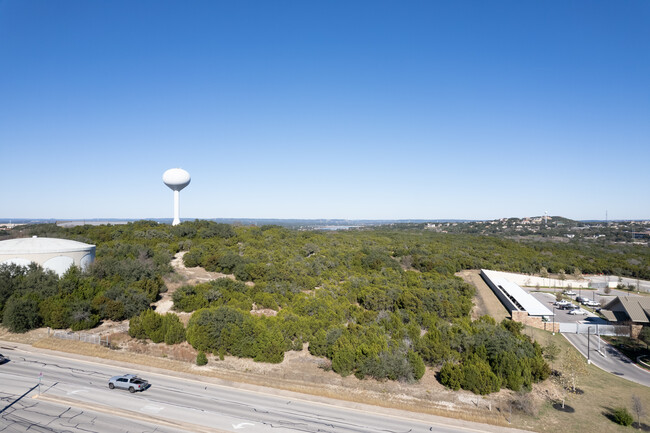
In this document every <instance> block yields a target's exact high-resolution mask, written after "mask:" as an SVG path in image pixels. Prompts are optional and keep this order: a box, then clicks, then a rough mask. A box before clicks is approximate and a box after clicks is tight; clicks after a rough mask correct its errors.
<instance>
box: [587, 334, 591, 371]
mask: <svg viewBox="0 0 650 433" xmlns="http://www.w3.org/2000/svg"><path fill="white" fill-rule="evenodd" d="M589 331H591V326H587V364H591V359H590V358H589V356H590V355H591V352H589V349H590V343H591V334H590V333H589Z"/></svg>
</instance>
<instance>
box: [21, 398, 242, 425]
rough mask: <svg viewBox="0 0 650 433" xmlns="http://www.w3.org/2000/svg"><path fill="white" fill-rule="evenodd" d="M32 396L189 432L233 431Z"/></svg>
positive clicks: (108, 407)
mask: <svg viewBox="0 0 650 433" xmlns="http://www.w3.org/2000/svg"><path fill="white" fill-rule="evenodd" d="M32 398H34V399H36V400H42V401H44V402H49V403H53V404H59V405H64V406H74V407H77V408H82V409H86V410H89V411H94V412H101V413H105V414H108V415H115V416H120V417H126V418H131V419H134V420H137V421H143V422H147V423H150V424H153V425H159V426H160V425H162V426H166V427H171V428H174V429H181V430H183V431H188V432H196V433H231V432H229V431H227V430H221V429H217V428H213V427H206V426H203V425H200V424H192V423H188V422H180V421H174V420H170V419H166V418H160V417H158V416H156V417H154V416H151V415H146V414H143V413H139V412H134V411H130V410H126V409H118V408H114V407H111V406H106V405H103V404H98V403H92V404H87V403H85V402H82V401H79V400H73V399H71V398H66V397H61V396H56V397H55V396H51V395H48V394H41V395H35V396H33V397H32Z"/></svg>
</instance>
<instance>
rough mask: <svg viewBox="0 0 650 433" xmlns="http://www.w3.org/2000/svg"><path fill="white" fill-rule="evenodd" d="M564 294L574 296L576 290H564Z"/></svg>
mask: <svg viewBox="0 0 650 433" xmlns="http://www.w3.org/2000/svg"><path fill="white" fill-rule="evenodd" d="M564 294H565V295H567V296H575V295H576V292H574V291H572V290H566V291H565V292H564Z"/></svg>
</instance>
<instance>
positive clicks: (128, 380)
mask: <svg viewBox="0 0 650 433" xmlns="http://www.w3.org/2000/svg"><path fill="white" fill-rule="evenodd" d="M108 387H109V388H110V389H113V388H119V389H128V390H129V392H131V393H133V392H136V391H144V390H145V389H147V388H149V382H147V381H146V380H144V379H142V378H139V377H138V376H136V375H135V374H125V375H123V376H113V377H111V378H110V379H109V380H108Z"/></svg>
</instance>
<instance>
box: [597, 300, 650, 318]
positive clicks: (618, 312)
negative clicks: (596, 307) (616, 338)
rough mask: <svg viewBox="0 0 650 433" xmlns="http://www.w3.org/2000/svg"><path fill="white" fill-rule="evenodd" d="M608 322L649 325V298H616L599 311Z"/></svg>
mask: <svg viewBox="0 0 650 433" xmlns="http://www.w3.org/2000/svg"><path fill="white" fill-rule="evenodd" d="M600 312H601V314H602V315H603V316H605V318H606V319H607V320H609V321H610V322H632V323H635V324H639V325H647V324H649V323H650V298H647V297H643V296H617V297H616V298H615V299H612V300H611V301H609V303H608V304H607V305H605V306H604V307H603V308H602V309H601V310H600Z"/></svg>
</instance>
